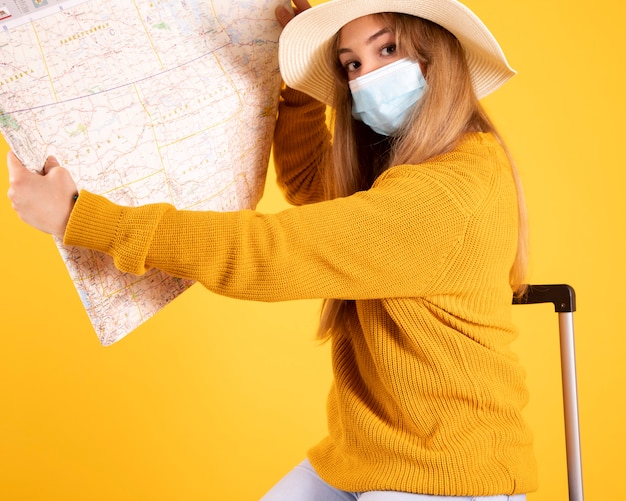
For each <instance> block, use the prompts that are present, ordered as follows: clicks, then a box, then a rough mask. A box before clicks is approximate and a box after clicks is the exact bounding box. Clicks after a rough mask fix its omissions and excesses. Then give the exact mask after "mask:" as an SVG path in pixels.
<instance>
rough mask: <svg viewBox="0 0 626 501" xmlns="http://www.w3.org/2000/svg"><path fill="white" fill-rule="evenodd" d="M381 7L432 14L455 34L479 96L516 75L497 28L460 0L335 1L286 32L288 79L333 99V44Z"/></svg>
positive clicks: (283, 47) (282, 54)
mask: <svg viewBox="0 0 626 501" xmlns="http://www.w3.org/2000/svg"><path fill="white" fill-rule="evenodd" d="M380 12H398V13H403V14H410V15H413V16H417V17H421V18H424V19H428V20H430V21H433V22H434V23H437V24H438V25H440V26H442V27H444V28H446V29H447V30H448V31H450V32H451V33H452V34H453V35H455V36H456V37H457V39H458V40H459V42H461V45H462V46H463V49H464V51H465V56H466V59H467V64H468V67H469V72H470V76H471V80H472V85H473V87H474V91H475V92H476V95H477V97H478V98H479V99H480V98H483V97H485V96H487V95H488V94H490V93H491V92H493V91H494V90H496V89H497V88H499V87H500V86H502V85H503V84H504V83H505V82H506V81H507V80H509V79H510V78H511V77H512V76H513V75H515V70H513V69H512V68H511V67H510V66H509V64H508V62H507V60H506V58H505V56H504V53H503V52H502V49H501V48H500V45H499V44H498V42H497V41H496V39H495V38H494V36H493V35H492V34H491V32H490V31H489V30H488V29H487V27H486V26H485V25H484V24H483V22H482V21H481V20H480V19H479V18H478V17H477V16H476V15H475V14H474V13H473V12H472V11H471V10H470V9H468V8H467V7H466V6H465V5H463V4H461V3H459V2H457V1H456V0H330V1H329V2H326V3H323V4H320V5H317V6H315V7H311V8H310V9H307V10H305V11H304V12H302V13H300V14H299V15H297V16H296V17H295V18H294V19H292V20H291V21H290V22H289V23H288V24H287V26H286V27H285V29H284V30H283V32H282V33H281V36H280V42H279V49H278V57H279V64H280V71H281V74H282V77H283V80H284V81H285V83H286V84H287V85H288V86H290V87H292V88H294V89H296V90H299V91H301V92H304V93H306V94H308V95H310V96H312V97H314V98H315V99H317V100H319V101H322V102H324V103H326V104H332V102H333V92H334V85H333V75H332V73H331V69H330V68H329V67H328V64H327V62H326V58H325V52H326V50H327V46H328V44H329V43H330V41H331V40H332V38H333V37H334V35H335V34H336V33H337V32H338V31H339V30H340V29H341V28H342V27H343V26H344V25H346V24H347V23H349V22H350V21H352V20H354V19H357V18H359V17H362V16H366V15H369V14H376V13H380Z"/></svg>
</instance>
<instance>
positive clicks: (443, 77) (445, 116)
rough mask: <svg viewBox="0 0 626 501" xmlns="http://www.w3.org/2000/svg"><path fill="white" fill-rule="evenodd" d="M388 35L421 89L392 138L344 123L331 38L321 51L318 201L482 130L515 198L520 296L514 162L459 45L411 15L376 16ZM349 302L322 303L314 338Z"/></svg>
mask: <svg viewBox="0 0 626 501" xmlns="http://www.w3.org/2000/svg"><path fill="white" fill-rule="evenodd" d="M377 16H380V17H381V18H382V19H383V21H384V22H385V23H386V24H387V26H388V27H389V29H390V30H391V31H392V32H393V33H395V35H396V44H397V45H398V47H401V50H402V53H403V56H404V57H408V58H410V59H412V60H417V61H419V62H420V63H421V65H422V67H423V68H424V69H425V71H424V73H425V77H426V80H427V82H428V90H427V92H426V93H425V95H424V97H423V99H421V101H420V102H419V104H418V106H417V107H416V108H415V109H414V110H413V111H412V114H411V116H410V118H409V119H408V120H407V121H406V123H407V124H410V125H409V126H407V127H405V128H403V129H402V130H401V131H400V132H399V134H398V135H396V136H395V137H393V138H386V137H383V136H379V135H377V134H375V133H374V132H373V131H371V129H370V128H369V127H367V126H366V125H363V124H362V123H361V122H358V121H355V120H354V119H353V118H352V99H351V96H350V92H349V90H348V83H347V76H346V74H345V71H344V70H343V69H342V68H341V65H340V63H339V61H338V57H337V49H338V39H339V34H337V35H336V36H335V39H334V42H333V43H331V44H330V46H329V50H328V52H327V59H328V64H330V65H331V67H333V68H334V69H335V71H334V73H335V77H336V78H335V93H334V95H335V96H336V98H335V102H334V103H333V107H332V110H333V111H332V114H331V125H332V127H333V130H334V135H333V152H332V157H333V161H332V167H331V168H330V169H328V170H327V171H326V172H325V173H324V175H325V188H326V197H327V198H328V199H332V198H335V197H343V196H348V195H351V194H353V193H355V192H357V191H360V190H365V189H368V188H370V187H371V185H372V183H373V182H374V180H375V179H376V177H377V176H378V175H379V174H380V173H382V172H383V171H384V170H386V169H388V168H389V167H391V166H393V165H400V164H419V163H422V162H425V161H427V160H428V159H430V158H432V157H434V156H436V155H440V154H443V153H447V152H450V151H452V150H453V149H454V148H455V147H456V146H457V144H458V143H459V141H460V140H461V139H462V137H463V136H464V135H465V134H466V133H468V132H490V133H492V134H494V136H495V137H496V138H497V139H498V141H499V142H500V143H501V144H502V146H503V147H504V149H505V151H506V152H507V155H508V156H509V159H510V162H511V168H512V173H513V177H514V180H515V185H516V188H517V200H518V219H519V223H518V248H517V254H516V257H515V261H514V263H513V266H512V268H511V271H510V276H509V279H510V283H511V288H512V291H513V293H514V294H515V295H521V294H523V293H524V291H525V286H524V280H525V277H526V271H527V266H528V224H527V215H526V205H525V202H524V195H523V190H522V184H521V180H520V178H519V174H518V172H517V169H516V168H515V164H514V162H513V160H512V158H511V155H510V154H509V152H508V150H507V148H506V146H505V145H504V143H503V141H502V139H501V137H500V135H499V134H498V132H497V131H496V128H495V127H494V125H493V123H492V122H491V120H490V119H489V117H488V116H487V114H486V112H485V111H484V109H483V108H482V106H481V104H480V102H479V101H478V98H477V97H476V94H475V92H474V89H473V87H472V83H471V79H470V74H469V70H468V67H467V63H466V60H465V55H464V52H463V48H462V46H461V44H460V43H459V41H458V40H457V39H456V37H454V35H452V34H451V33H450V32H449V31H447V30H446V29H444V28H442V27H441V26H439V25H437V24H435V23H433V22H431V21H427V20H425V19H421V18H418V17H415V16H410V15H405V14H396V13H382V14H377ZM351 307H353V302H352V301H347V300H338V299H327V300H326V301H325V302H324V306H323V309H322V315H321V321H320V326H319V330H318V337H319V338H322V339H326V338H327V337H329V336H330V335H331V334H332V331H333V328H334V327H335V326H336V325H338V324H340V323H342V322H344V321H345V317H346V313H347V311H348V310H349V309H350V308H351Z"/></svg>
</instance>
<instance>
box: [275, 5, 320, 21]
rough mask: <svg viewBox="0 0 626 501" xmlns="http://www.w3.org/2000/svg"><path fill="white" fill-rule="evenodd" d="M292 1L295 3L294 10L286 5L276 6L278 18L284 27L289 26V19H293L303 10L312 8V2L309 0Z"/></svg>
mask: <svg viewBox="0 0 626 501" xmlns="http://www.w3.org/2000/svg"><path fill="white" fill-rule="evenodd" d="M292 2H293V5H294V7H293V11H292V10H290V9H288V8H287V7H285V6H280V7H277V8H276V11H275V14H276V19H278V22H279V23H280V25H281V26H282V27H283V28H284V27H285V26H287V23H289V21H291V20H292V19H293V18H294V16H296V15H298V14H300V12H302V11H305V10H307V9H310V8H311V4H310V3H309V2H308V0H292Z"/></svg>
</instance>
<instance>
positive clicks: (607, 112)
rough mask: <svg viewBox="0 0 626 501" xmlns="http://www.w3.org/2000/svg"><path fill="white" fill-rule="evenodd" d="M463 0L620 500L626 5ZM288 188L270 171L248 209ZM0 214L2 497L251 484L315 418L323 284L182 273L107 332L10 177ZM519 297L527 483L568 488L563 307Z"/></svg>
mask: <svg viewBox="0 0 626 501" xmlns="http://www.w3.org/2000/svg"><path fill="white" fill-rule="evenodd" d="M467 3H468V5H469V6H470V7H471V8H472V9H474V10H475V12H476V13H477V14H478V15H479V16H480V17H481V18H482V19H483V20H484V21H485V23H486V24H487V25H488V26H489V27H490V28H491V29H492V31H493V32H494V34H495V35H496V37H497V38H498V40H499V41H500V44H501V45H502V47H503V48H504V50H505V52H506V54H507V57H508V59H509V61H510V62H511V64H512V65H513V66H514V67H515V68H516V69H517V70H518V72H519V75H518V76H517V77H515V78H514V79H513V80H512V81H511V82H509V83H508V84H507V85H506V86H505V87H503V88H502V89H501V90H500V91H499V92H497V93H496V94H495V95H493V96H490V97H489V98H487V99H486V100H485V105H486V106H487V108H488V110H489V111H490V112H491V114H492V116H493V118H494V120H495V121H496V123H497V124H498V125H499V127H500V129H501V132H502V133H503V135H504V137H505V139H506V140H507V141H508V144H509V146H510V147H511V149H512V152H513V154H514V156H515V157H516V159H517V162H518V164H519V168H520V170H521V173H522V176H523V178H524V182H525V186H526V193H527V199H528V205H529V210H530V220H531V225H532V272H531V277H530V279H531V281H532V282H534V283H560V282H567V283H570V284H571V285H573V286H574V287H575V288H576V291H577V297H578V312H577V313H576V314H575V326H576V333H577V353H578V378H579V391H580V397H579V398H580V413H581V427H582V448H583V465H584V481H585V487H586V494H587V499H589V500H592V501H600V500H609V499H622V498H623V497H624V496H625V494H624V492H625V490H624V487H623V465H624V451H625V449H626V440H625V438H624V423H626V413H625V405H626V404H625V403H624V400H625V399H624V383H626V381H625V377H624V376H625V372H626V369H625V367H626V364H625V363H624V352H625V347H626V336H625V334H626V329H625V328H624V319H623V318H622V315H621V314H622V311H623V309H624V308H623V300H624V293H623V292H622V287H623V285H624V283H626V267H625V265H624V257H625V256H626V237H625V230H624V227H625V223H626V202H625V199H626V196H624V188H626V183H625V181H626V174H624V171H625V161H624V156H623V153H622V149H621V148H622V146H623V141H624V140H623V136H624V116H625V115H626V98H625V97H624V89H625V88H626V82H625V81H624V70H623V68H622V67H623V57H624V50H625V49H626V43H625V41H624V35H623V23H624V20H625V19H626V7H625V6H624V5H625V4H624V3H623V2H621V1H617V0H613V1H608V0H599V1H597V2H594V3H593V4H577V3H575V2H571V1H565V0H551V1H549V2H546V1H544V0H542V1H539V0H524V1H517V0H516V1H508V2H506V3H503V2H501V1H496V0H471V1H469V2H467ZM579 5H582V6H581V7H579ZM5 151H6V145H5V144H4V143H2V153H1V157H0V158H2V162H1V163H2V164H3V165H4V158H5ZM7 187H8V185H7V179H6V175H2V176H0V191H2V193H5V192H6V189H7ZM282 207H285V204H284V202H282V201H281V199H280V196H279V195H278V192H277V190H276V188H275V186H274V178H273V172H272V171H271V170H270V174H269V177H268V184H267V188H266V195H265V198H264V200H263V202H262V203H261V206H260V209H261V210H264V211H276V210H279V209H280V208H282ZM0 213H1V216H0V218H1V219H0V220H1V221H2V234H3V237H2V242H3V244H2V246H1V247H0V252H1V255H0V267H1V268H0V277H1V280H2V287H1V289H0V290H1V291H0V307H1V308H2V315H1V316H0V333H1V336H0V345H1V348H0V406H1V407H0V499H2V500H65V501H69V500H120V501H123V500H124V501H125V500H179V499H185V500H200V499H204V500H206V499H210V500H213V499H216V500H217V499H219V500H235V501H238V500H255V499H258V498H259V497H260V496H261V495H262V494H263V493H264V492H265V491H266V490H267V489H268V488H269V487H270V486H271V485H272V484H273V483H274V482H275V481H277V480H278V479H279V478H280V477H281V476H282V475H283V474H284V473H285V472H286V471H287V470H288V469H290V468H291V467H292V466H293V465H294V464H295V463H296V462H298V461H300V460H301V459H302V458H303V456H304V453H305V451H306V449H307V448H308V447H309V446H310V445H312V444H314V443H315V442H316V441H317V440H318V439H320V438H321V437H322V436H323V435H324V433H325V417H324V405H325V396H326V391H327V388H328V385H329V381H330V374H329V361H328V347H327V346H323V347H318V346H317V345H316V343H315V342H314V341H313V333H314V326H315V322H316V318H317V314H318V307H319V305H318V303H317V302H316V301H313V302H309V301H302V302H291V303H284V304H261V303H246V302H238V301H235V300H230V299H226V298H221V297H218V296H216V295H214V294H212V293H209V292H207V291H206V290H204V289H202V288H201V287H199V286H194V287H192V289H191V290H190V291H188V292H186V293H185V294H183V296H181V297H180V298H178V299H177V300H176V301H174V303H172V304H171V305H169V306H168V307H167V308H165V309H164V310H163V311H162V312H160V313H159V314H158V315H157V316H156V317H154V318H153V319H151V320H149V321H148V322H147V323H146V324H144V325H143V326H142V327H140V328H139V329H137V330H136V331H135V332H133V333H132V334H130V335H129V336H128V337H127V338H125V339H124V340H122V341H121V342H119V343H117V344H115V345H113V346H111V347H108V348H103V347H101V346H100V344H99V343H98V341H97V339H96V336H95V334H94V332H93V330H92V328H91V325H90V323H89V321H88V319H87V316H86V314H85V313H84V311H83V308H82V306H81V303H80V301H79V298H78V296H77V294H76V292H75V290H74V288H73V284H72V283H71V281H70V279H69V277H68V275H67V273H66V271H65V268H64V265H63V263H62V261H61V259H60V257H59V255H58V253H57V251H56V248H55V246H54V244H53V242H52V240H51V239H50V238H49V237H47V236H45V235H43V234H39V233H38V232H36V231H35V230H33V229H31V228H29V227H27V226H26V225H24V224H23V223H21V222H20V221H19V220H18V218H17V217H16V216H15V214H14V213H13V212H12V210H11V207H10V203H9V201H8V200H7V198H6V197H4V196H2V197H0ZM522 309H523V311H520V310H522ZM515 315H516V318H517V319H518V321H519V324H520V326H521V328H522V330H523V335H522V336H521V338H520V340H519V341H518V342H517V349H518V351H519V353H520V356H521V357H522V359H523V361H524V363H525V364H526V366H527V368H528V382H529V385H530V388H531V392H532V400H531V402H530V404H529V406H528V408H527V411H526V415H527V417H528V419H529V420H530V422H531V423H532V425H533V427H534V429H535V434H536V450H537V456H538V461H539V467H540V488H539V490H538V491H537V492H536V493H534V494H531V495H530V496H529V500H530V501H540V500H541V501H558V500H565V499H566V497H567V495H566V477H565V461H564V451H563V447H564V446H563V443H564V442H563V433H562V417H561V396H560V381H559V377H560V376H559V369H558V342H557V332H558V328H557V320H556V314H555V313H554V312H553V309H552V308H551V307H550V306H529V307H518V308H517V309H516V312H515Z"/></svg>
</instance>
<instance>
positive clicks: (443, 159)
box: [375, 133, 513, 211]
mask: <svg viewBox="0 0 626 501" xmlns="http://www.w3.org/2000/svg"><path fill="white" fill-rule="evenodd" d="M512 183H513V178H512V175H511V164H510V162H509V158H508V156H507V153H506V151H505V149H504V147H503V146H502V145H501V144H500V143H499V141H498V140H497V139H496V137H495V136H494V135H493V134H488V133H471V134H467V135H466V136H465V137H464V138H463V139H462V140H461V141H460V143H459V144H458V145H457V146H456V147H455V148H454V149H453V150H452V151H450V152H448V153H444V154H442V155H438V156H436V157H433V158H431V159H429V160H428V161H426V162H423V163H420V164H404V165H396V166H394V167H391V168H390V169H388V170H387V171H385V172H384V173H383V174H381V175H380V176H379V178H378V179H377V180H376V183H375V186H404V187H405V188H409V187H410V189H411V190H416V191H418V192H419V193H420V194H421V195H422V196H423V195H424V194H425V192H435V191H436V192H444V193H446V194H447V196H448V197H450V198H451V199H452V200H455V201H456V203H458V204H459V205H461V206H464V207H465V208H466V209H469V210H470V211H472V207H475V206H476V204H480V203H482V201H484V200H485V198H487V197H489V196H490V194H494V193H496V192H498V191H500V190H501V188H502V187H503V184H504V185H511V186H512Z"/></svg>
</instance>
